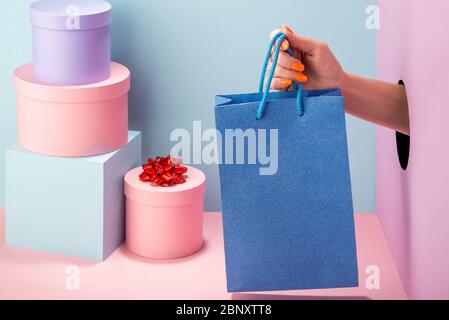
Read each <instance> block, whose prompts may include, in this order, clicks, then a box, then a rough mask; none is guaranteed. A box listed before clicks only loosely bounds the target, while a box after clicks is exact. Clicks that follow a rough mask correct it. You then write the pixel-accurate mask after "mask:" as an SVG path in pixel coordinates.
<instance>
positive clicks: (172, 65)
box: [0, 0, 376, 212]
mask: <svg viewBox="0 0 449 320" xmlns="http://www.w3.org/2000/svg"><path fill="white" fill-rule="evenodd" d="M31 2H32V1H31V0H28V1H27V0H20V1H16V0H8V5H4V6H3V9H2V18H1V19H0V38H1V39H2V51H1V52H0V74H1V76H0V106H1V112H0V206H2V205H3V203H4V170H3V168H4V148H5V147H6V146H8V145H10V144H13V143H14V142H15V96H14V95H15V94H14V88H13V86H12V73H13V70H14V69H15V68H16V67H17V66H19V65H21V64H23V63H25V62H29V61H31V28H30V24H29V22H28V6H29V4H30V3H31ZM110 2H111V3H112V4H113V7H114V22H113V28H112V32H113V59H114V60H116V61H119V62H121V63H123V64H125V65H127V66H128V67H129V68H130V69H131V71H132V75H133V78H132V81H133V87H132V90H131V93H130V119H129V120H130V128H131V129H134V130H140V131H143V132H144V147H143V154H151V155H158V154H168V153H169V152H170V149H171V147H172V145H173V143H171V142H170V141H169V137H170V133H171V131H172V130H173V129H175V128H185V129H188V130H191V128H192V121H193V120H201V121H202V127H203V129H208V128H213V127H214V114H213V102H214V96H215V95H216V94H218V93H220V94H222V93H237V92H252V91H254V90H255V89H256V87H257V81H258V77H259V72H260V67H261V63H262V60H263V56H264V53H265V50H266V45H267V41H268V35H269V33H270V31H271V30H272V29H275V28H277V27H279V26H281V25H282V24H288V25H290V26H291V27H292V28H293V29H294V30H296V31H299V32H302V33H304V34H306V35H308V36H310V37H315V38H318V39H321V40H324V41H327V42H328V43H329V45H330V46H331V48H332V49H333V50H334V52H335V54H336V55H337V57H338V58H339V59H340V62H341V63H342V65H343V67H344V68H345V69H346V70H347V71H349V72H353V73H357V74H361V75H365V76H369V77H375V63H376V62H375V59H376V56H375V52H376V50H375V49H376V47H375V46H376V33H375V31H370V30H368V29H366V27H365V20H366V17H367V16H366V13H365V10H366V7H367V6H368V5H370V4H375V0H346V1H344V2H342V1H339V0H316V1H306V0H303V1H298V0H284V1H282V2H279V4H277V5H275V3H276V2H274V1H267V0H245V1H241V0H226V1H225V0H221V1H218V0H216V1H210V0H189V1H182V0H176V1H175V0H172V1H161V0H133V1H125V0H110ZM348 135H349V148H350V161H351V174H352V183H353V191H354V204H355V208H356V210H357V211H369V212H373V211H375V132H374V127H373V126H371V125H369V124H367V123H365V122H362V121H360V120H357V119H354V118H352V117H348ZM201 169H202V170H204V171H205V172H206V174H207V177H208V190H207V195H206V209H207V210H219V208H220V200H219V199H220V197H219V184H218V170H217V167H216V166H202V167H201ZM30 178H32V177H30Z"/></svg>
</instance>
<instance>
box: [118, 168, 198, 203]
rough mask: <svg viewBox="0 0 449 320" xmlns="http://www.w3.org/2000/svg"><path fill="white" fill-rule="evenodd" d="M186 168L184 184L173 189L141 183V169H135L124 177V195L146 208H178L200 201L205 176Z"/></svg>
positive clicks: (193, 169)
mask: <svg viewBox="0 0 449 320" xmlns="http://www.w3.org/2000/svg"><path fill="white" fill-rule="evenodd" d="M187 168H188V170H187V173H186V176H187V181H186V183H184V184H178V185H175V186H173V187H159V186H154V185H152V184H151V183H148V182H142V181H140V179H139V175H140V174H141V173H142V171H143V170H142V167H138V168H135V169H133V170H131V171H129V172H128V173H127V174H126V175H125V195H126V197H127V198H129V199H130V200H132V201H135V202H137V203H140V204H143V205H148V206H179V205H183V204H187V203H191V202H192V201H194V200H196V199H198V198H200V199H201V198H203V197H204V192H205V190H206V176H205V175H204V173H203V172H202V171H200V170H198V169H196V168H193V167H189V166H187Z"/></svg>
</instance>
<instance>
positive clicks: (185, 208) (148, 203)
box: [125, 167, 206, 259]
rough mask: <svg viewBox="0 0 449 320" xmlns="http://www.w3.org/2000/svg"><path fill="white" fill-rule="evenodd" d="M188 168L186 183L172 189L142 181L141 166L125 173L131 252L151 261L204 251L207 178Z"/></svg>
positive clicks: (127, 240) (127, 231) (127, 220)
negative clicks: (204, 210) (204, 209)
mask: <svg viewBox="0 0 449 320" xmlns="http://www.w3.org/2000/svg"><path fill="white" fill-rule="evenodd" d="M187 168H188V171H187V173H186V176H187V182H186V183H184V184H179V185H175V186H173V187H159V186H155V185H153V184H151V183H147V182H145V183H144V182H142V181H140V179H139V174H140V173H142V171H143V170H142V168H141V167H138V168H135V169H133V170H131V171H129V172H128V173H127V174H126V176H125V195H126V243H127V247H128V249H129V250H130V251H131V252H134V253H135V254H137V255H140V256H143V257H146V258H150V259H176V258H182V257H186V256H189V255H191V254H193V253H195V252H197V251H198V250H200V249H201V248H202V246H203V202H204V192H205V189H206V177H205V175H204V173H203V172H201V171H200V170H198V169H196V168H193V167H187Z"/></svg>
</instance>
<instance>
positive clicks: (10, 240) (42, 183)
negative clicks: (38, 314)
mask: <svg viewBox="0 0 449 320" xmlns="http://www.w3.org/2000/svg"><path fill="white" fill-rule="evenodd" d="M141 145H142V137H141V134H140V132H135V131H130V132H129V137H128V144H127V145H126V146H124V147H123V148H121V149H120V150H117V151H114V152H112V153H108V154H105V155H101V156H95V157H87V158H60V157H49V156H44V155H39V154H35V153H32V152H29V151H27V150H25V149H23V148H21V147H20V146H13V147H11V148H9V149H7V150H6V243H7V244H8V245H11V246H17V247H23V248H29V249H35V250H40V251H47V252H53V253H58V254H62V255H66V256H74V257H80V258H85V259H89V260H95V261H104V260H105V259H106V258H107V257H108V256H109V255H110V254H111V253H112V252H114V250H115V249H116V248H117V247H119V246H120V244H122V243H123V241H124V239H125V198H124V193H123V177H124V175H125V174H126V172H128V171H129V170H130V169H132V168H135V167H137V166H139V165H140V164H141V161H142V151H141Z"/></svg>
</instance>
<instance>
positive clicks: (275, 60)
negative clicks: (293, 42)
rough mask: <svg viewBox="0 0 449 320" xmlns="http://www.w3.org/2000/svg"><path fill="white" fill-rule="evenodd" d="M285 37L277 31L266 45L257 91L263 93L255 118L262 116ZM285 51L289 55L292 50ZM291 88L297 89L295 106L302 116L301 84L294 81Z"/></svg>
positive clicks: (258, 118)
mask: <svg viewBox="0 0 449 320" xmlns="http://www.w3.org/2000/svg"><path fill="white" fill-rule="evenodd" d="M286 38H287V36H286V35H285V34H283V33H282V32H278V33H277V34H276V35H275V36H274V37H273V38H272V39H271V41H270V44H269V46H268V51H267V55H266V57H265V61H264V64H263V68H262V74H261V76H260V82H259V93H263V96H262V100H261V102H260V105H259V109H258V110H257V115H256V118H257V120H261V119H262V117H263V113H264V110H265V106H266V104H267V98H268V93H269V92H270V87H271V82H272V81H273V76H274V72H275V70H276V65H277V63H278V60H279V54H280V51H281V44H282V41H284V40H285V39H286ZM278 40H279V41H278ZM276 41H277V42H276ZM275 45H276V50H275V52H274V57H273V66H272V68H271V71H270V74H269V75H268V79H267V80H268V81H267V84H266V86H265V90H264V84H265V76H266V73H267V68H268V63H269V61H270V56H271V50H272V49H273V47H274V46H275ZM287 52H288V53H289V54H290V55H291V56H293V51H292V50H291V49H289V50H288V51H287ZM293 90H295V91H296V90H297V91H298V95H297V97H296V107H297V112H298V115H299V116H300V117H302V116H303V115H304V108H303V105H302V91H303V84H302V83H299V84H298V85H297V84H296V83H294V85H293Z"/></svg>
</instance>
